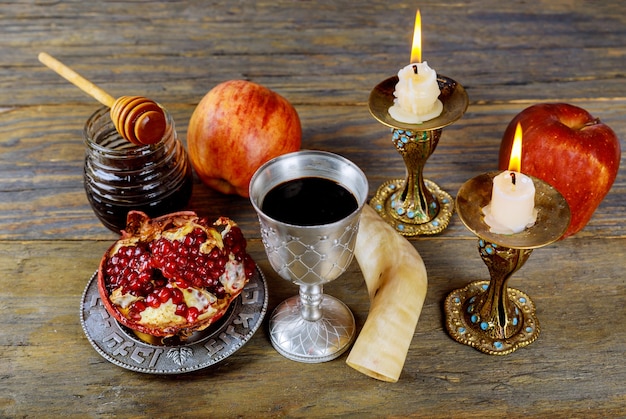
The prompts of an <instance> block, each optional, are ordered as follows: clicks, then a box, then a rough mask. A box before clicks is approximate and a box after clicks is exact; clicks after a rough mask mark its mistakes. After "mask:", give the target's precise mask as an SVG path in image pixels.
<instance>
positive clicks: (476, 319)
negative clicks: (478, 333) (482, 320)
mask: <svg viewBox="0 0 626 419" xmlns="http://www.w3.org/2000/svg"><path fill="white" fill-rule="evenodd" d="M470 320H471V321H472V323H478V316H477V315H475V314H474V315H473V316H472V317H470Z"/></svg>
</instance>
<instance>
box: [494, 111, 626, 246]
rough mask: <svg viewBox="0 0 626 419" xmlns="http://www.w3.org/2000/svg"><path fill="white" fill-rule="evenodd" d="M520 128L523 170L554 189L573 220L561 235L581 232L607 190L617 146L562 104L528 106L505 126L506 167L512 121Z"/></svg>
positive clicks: (593, 121) (583, 114) (598, 126)
mask: <svg viewBox="0 0 626 419" xmlns="http://www.w3.org/2000/svg"><path fill="white" fill-rule="evenodd" d="M518 122H519V123H520V124H521V126H522V172H523V173H526V174H529V175H533V176H535V177H538V178H539V179H542V180H544V181H545V182H547V183H549V184H550V185H552V186H553V187H554V188H556V190H558V191H559V192H560V193H561V194H562V195H563V197H564V198H565V200H566V201H567V203H568V204H569V206H570V210H571V214H572V218H571V221H570V225H569V227H568V229H567V231H566V232H565V234H564V235H563V236H562V238H566V237H568V236H571V235H572V234H575V233H577V232H578V231H580V230H581V229H582V228H583V227H584V226H585V225H586V224H587V222H588V221H589V219H590V218H591V216H592V215H593V213H594V211H595V210H596V208H597V207H598V205H599V204H600V202H601V201H602V200H603V199H604V197H605V196H606V194H607V193H608V192H609V189H611V185H613V181H615V178H616V176H617V171H618V169H619V163H620V156H621V150H620V143H619V139H618V138H617V135H615V132H614V131H613V130H612V129H611V128H609V126H607V125H605V124H603V123H602V122H600V120H599V119H598V118H594V117H593V116H591V114H589V112H587V111H586V110H584V109H582V108H579V107H578V106H574V105H570V104H567V103H543V104H537V105H533V106H530V107H528V108H526V109H524V110H523V111H522V112H520V113H519V114H518V115H516V116H515V118H513V120H512V121H511V122H510V123H509V125H508V127H507V129H506V131H505V132H504V136H503V138H502V143H501V144H500V159H499V167H500V169H507V168H508V165H509V158H510V154H511V146H512V144H513V137H514V135H515V127H516V126H517V123H518Z"/></svg>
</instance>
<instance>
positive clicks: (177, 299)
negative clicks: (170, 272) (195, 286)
mask: <svg viewBox="0 0 626 419" xmlns="http://www.w3.org/2000/svg"><path fill="white" fill-rule="evenodd" d="M171 293H172V297H171V298H172V303H174V304H177V305H178V304H180V303H182V302H183V301H184V295H183V292H182V291H181V290H179V289H178V288H172V291H171Z"/></svg>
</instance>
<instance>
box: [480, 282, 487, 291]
mask: <svg viewBox="0 0 626 419" xmlns="http://www.w3.org/2000/svg"><path fill="white" fill-rule="evenodd" d="M481 288H482V289H483V290H485V291H487V288H489V284H483V285H482V286H481Z"/></svg>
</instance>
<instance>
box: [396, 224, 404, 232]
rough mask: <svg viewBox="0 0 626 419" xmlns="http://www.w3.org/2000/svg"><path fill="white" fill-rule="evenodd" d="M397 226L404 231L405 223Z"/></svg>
mask: <svg viewBox="0 0 626 419" xmlns="http://www.w3.org/2000/svg"><path fill="white" fill-rule="evenodd" d="M396 228H397V229H398V230H400V231H404V224H398V225H397V226H396Z"/></svg>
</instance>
